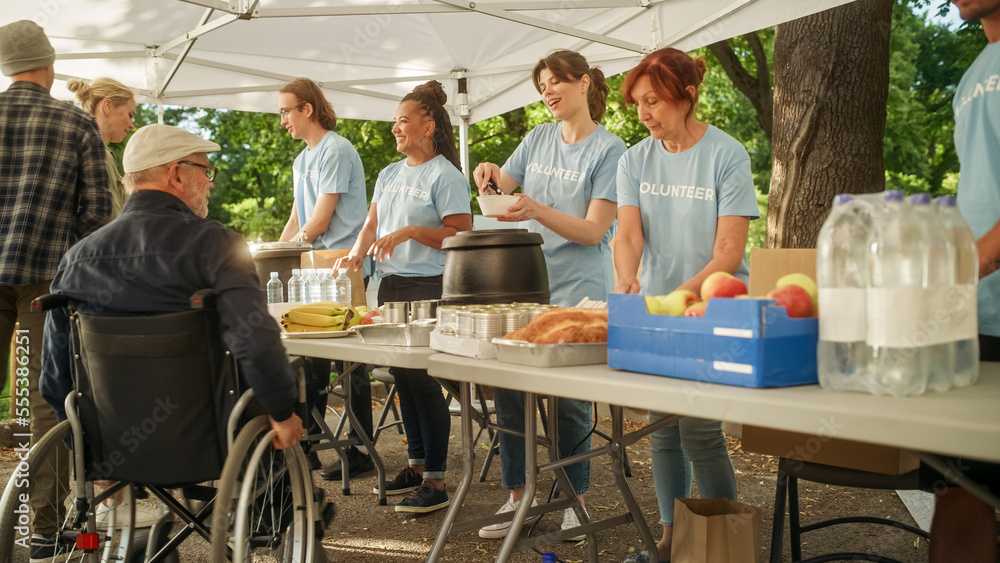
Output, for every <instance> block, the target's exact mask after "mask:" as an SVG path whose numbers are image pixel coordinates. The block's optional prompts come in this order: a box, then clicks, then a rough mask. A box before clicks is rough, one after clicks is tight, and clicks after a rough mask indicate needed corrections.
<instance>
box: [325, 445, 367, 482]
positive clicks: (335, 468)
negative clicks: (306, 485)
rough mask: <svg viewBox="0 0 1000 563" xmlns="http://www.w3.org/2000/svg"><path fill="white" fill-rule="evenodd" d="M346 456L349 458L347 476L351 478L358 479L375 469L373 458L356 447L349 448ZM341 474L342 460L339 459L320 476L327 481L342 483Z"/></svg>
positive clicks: (345, 453)
mask: <svg viewBox="0 0 1000 563" xmlns="http://www.w3.org/2000/svg"><path fill="white" fill-rule="evenodd" d="M344 455H346V456H347V474H348V476H350V477H357V476H358V475H360V474H362V473H364V472H365V471H371V470H372V469H375V462H374V461H372V456H370V455H368V454H363V453H361V451H360V450H358V449H357V448H355V447H354V446H351V447H349V448H347V451H345V452H344ZM341 474H342V472H341V470H340V459H337V461H335V462H333V463H331V464H330V465H327V466H326V469H324V470H323V471H322V472H320V474H319V475H320V477H322V478H324V479H326V480H327V481H340V480H341Z"/></svg>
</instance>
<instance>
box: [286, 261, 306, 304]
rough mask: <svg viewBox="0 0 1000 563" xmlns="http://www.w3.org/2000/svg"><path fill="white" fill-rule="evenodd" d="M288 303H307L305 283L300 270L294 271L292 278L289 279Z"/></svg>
mask: <svg viewBox="0 0 1000 563" xmlns="http://www.w3.org/2000/svg"><path fill="white" fill-rule="evenodd" d="M288 302H289V303H305V281H304V280H303V279H302V271H301V270H299V269H298V268H295V269H294V270H292V277H290V278H288Z"/></svg>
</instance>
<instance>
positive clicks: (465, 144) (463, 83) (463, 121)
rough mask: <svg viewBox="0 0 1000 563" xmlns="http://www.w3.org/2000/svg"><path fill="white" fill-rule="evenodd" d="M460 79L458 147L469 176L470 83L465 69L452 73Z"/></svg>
mask: <svg viewBox="0 0 1000 563" xmlns="http://www.w3.org/2000/svg"><path fill="white" fill-rule="evenodd" d="M451 74H452V76H453V77H454V78H455V79H457V80H458V95H457V96H456V97H455V108H456V109H457V110H458V118H459V122H458V148H459V156H460V158H461V161H462V172H463V173H464V174H465V177H466V178H468V177H469V174H470V172H471V171H470V170H469V115H470V114H471V112H470V111H469V85H468V80H469V79H468V78H466V77H465V71H464V70H456V71H454V72H452V73H451Z"/></svg>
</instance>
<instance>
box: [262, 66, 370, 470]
mask: <svg viewBox="0 0 1000 563" xmlns="http://www.w3.org/2000/svg"><path fill="white" fill-rule="evenodd" d="M278 113H279V114H280V116H281V124H282V125H283V126H284V127H285V129H287V130H288V133H289V134H290V135H291V136H292V138H293V139H298V140H301V141H304V142H305V144H306V148H304V149H302V152H301V153H299V155H298V156H297V157H295V163H294V164H293V165H292V173H293V176H294V178H293V190H294V194H295V201H294V202H293V203H292V213H291V215H290V216H289V218H288V222H287V223H286V224H285V228H284V230H283V231H282V232H281V238H280V239H279V240H282V241H293V240H300V241H304V242H309V243H312V246H313V248H314V249H316V250H343V249H346V248H350V247H351V245H352V244H353V243H354V239H356V238H357V237H358V233H359V232H361V224H362V223H363V222H364V220H365V195H366V194H365V170H364V167H363V166H362V164H361V157H360V156H359V155H358V151H357V150H356V149H355V148H354V146H353V145H351V143H350V141H348V140H347V139H345V138H343V137H341V136H340V135H338V134H337V133H335V132H334V131H333V130H334V129H335V128H336V127H337V114H336V113H334V111H333V105H331V104H330V102H328V101H327V99H326V96H324V95H323V91H322V90H320V88H319V85H317V84H316V83H315V82H313V81H312V80H310V79H308V78H296V79H295V80H293V81H291V82H289V83H288V84H286V85H285V86H284V87H282V88H281V91H280V93H279V94H278ZM366 266H367V265H366ZM367 276H368V271H367V267H366V268H365V285H367V284H368V277H367ZM355 305H361V303H355ZM308 365H309V366H310V367H309V369H311V375H312V377H315V378H316V380H315V381H317V382H318V386H320V387H325V385H323V384H324V382H326V383H329V380H330V368H331V365H332V364H331V362H330V360H326V359H323V358H310V359H309V362H308ZM333 365H335V368H336V369H337V370H340V369H343V368H342V364H340V363H339V362H334V364H333ZM368 371H369V368H368V366H367V365H360V366H358V367H356V368H355V369H354V372H353V373H352V375H351V401H350V403H351V410H352V411H353V412H354V415H355V416H356V417H357V419H358V420H359V421H360V422H361V429H360V430H363V431H364V432H365V433H366V434H367V435H368V436H371V435H372V431H373V428H372V409H371V402H372V391H371V384H370V382H369V379H368ZM312 377H311V378H310V379H311V380H312ZM326 400H327V394H326V393H319V394H318V397H317V399H316V401H315V403H313V406H314V407H315V408H316V409H317V410H319V412H321V413H322V412H326ZM318 430H319V428H318V425H315V424H314V425H313V427H312V428H311V429H310V431H311V432H312V431H318ZM358 430H359V429H357V428H354V427H351V430H350V433H349V437H351V438H357V436H358ZM345 456H346V457H347V466H348V475H349V476H351V477H353V476H355V475H358V474H360V473H364V472H366V471H371V470H372V469H374V468H375V463H374V462H373V461H372V459H371V456H370V455H369V454H368V451H367V450H365V447H364V446H359V447H355V446H350V447H348V448H347V450H346V452H345ZM309 457H310V463H311V465H312V467H313V469H317V468H318V466H319V465H320V463H319V458H318V457H317V456H316V454H315V452H313V453H311V454H310V456H309ZM320 475H321V476H322V477H323V478H324V479H326V480H328V481H340V480H341V477H342V470H341V464H340V462H339V461H335V462H334V463H332V464H330V465H328V466H327V467H326V468H324V469H323V472H322V473H321V474H320Z"/></svg>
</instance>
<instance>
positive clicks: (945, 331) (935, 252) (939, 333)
mask: <svg viewBox="0 0 1000 563" xmlns="http://www.w3.org/2000/svg"><path fill="white" fill-rule="evenodd" d="M910 203H911V204H913V212H914V215H915V217H916V220H917V223H918V224H920V226H921V227H922V228H923V235H924V238H923V240H924V299H923V305H924V307H925V310H924V314H923V319H922V322H921V324H920V337H921V340H920V341H921V342H922V343H923V344H924V345H925V346H926V347H927V370H928V373H927V386H928V387H929V388H931V389H933V390H935V391H947V390H948V389H950V388H951V385H952V370H953V369H954V368H955V344H954V340H955V339H954V338H953V337H952V330H951V307H952V305H951V304H950V303H949V301H950V296H951V293H952V290H953V288H954V287H955V245H954V244H952V242H951V236H950V235H949V234H948V231H946V230H945V228H944V223H942V222H941V218H940V217H938V214H937V208H936V207H935V206H932V205H930V203H931V196H930V194H925V193H923V194H913V196H911V197H910Z"/></svg>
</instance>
